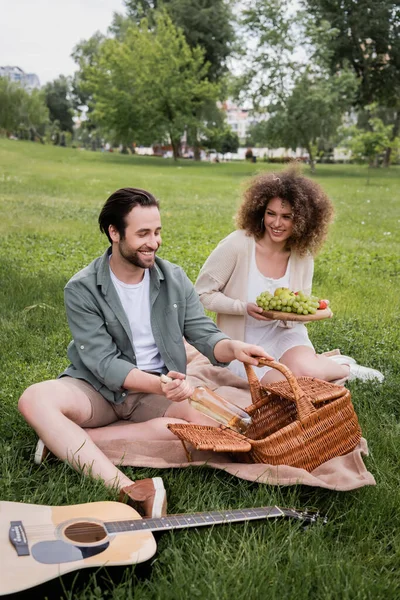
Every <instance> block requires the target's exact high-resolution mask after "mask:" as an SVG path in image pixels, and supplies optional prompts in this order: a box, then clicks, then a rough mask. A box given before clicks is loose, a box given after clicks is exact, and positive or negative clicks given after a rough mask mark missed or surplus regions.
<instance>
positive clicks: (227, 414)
mask: <svg viewBox="0 0 400 600" xmlns="http://www.w3.org/2000/svg"><path fill="white" fill-rule="evenodd" d="M161 381H162V382H163V383H168V382H170V381H173V379H172V378H171V377H168V375H161ZM188 400H189V404H190V405H191V406H193V408H195V409H196V410H198V411H199V412H201V413H203V414H204V415H206V416H207V417H210V419H214V421H217V422H218V423H221V424H222V425H225V426H226V427H229V429H233V430H234V431H236V432H237V433H242V434H244V433H246V431H247V429H248V427H249V426H250V425H251V416H250V415H249V413H247V412H246V411H244V410H243V409H242V408H240V407H239V406H237V405H236V404H232V402H229V401H228V400H225V398H222V396H219V395H218V394H216V393H215V392H213V391H211V390H209V389H208V388H206V387H203V386H198V387H195V388H194V392H193V395H192V396H191V397H190V398H188Z"/></svg>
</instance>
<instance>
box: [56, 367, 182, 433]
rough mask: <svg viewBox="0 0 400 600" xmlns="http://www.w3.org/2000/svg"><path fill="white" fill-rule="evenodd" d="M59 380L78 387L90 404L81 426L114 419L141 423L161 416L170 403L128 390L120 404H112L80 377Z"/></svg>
mask: <svg viewBox="0 0 400 600" xmlns="http://www.w3.org/2000/svg"><path fill="white" fill-rule="evenodd" d="M59 381H60V382H61V383H63V384H64V385H66V386H68V387H69V388H74V389H76V388H78V389H79V390H80V391H81V392H83V393H84V394H85V396H86V397H87V398H88V399H89V401H90V404H91V405H92V414H91V416H90V418H89V419H88V420H87V421H85V422H84V423H80V425H81V427H103V426H104V425H109V424H110V423H114V422H115V421H133V422H134V423H143V422H144V421H150V419H156V418H157V417H163V416H164V415H165V412H166V410H167V409H168V407H169V406H170V405H171V404H172V401H171V400H168V398H166V397H165V396H162V395H158V394H145V393H142V392H130V393H129V394H128V395H127V396H126V398H125V400H124V401H123V402H121V404H114V403H113V402H108V400H106V399H105V398H103V396H102V395H101V394H100V393H99V392H97V391H96V390H95V389H94V387H93V386H91V385H90V383H87V382H86V381H83V380H82V379H75V378H74V377H68V376H65V377H61V378H60V379H59Z"/></svg>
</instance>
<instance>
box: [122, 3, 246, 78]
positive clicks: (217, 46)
mask: <svg viewBox="0 0 400 600" xmlns="http://www.w3.org/2000/svg"><path fill="white" fill-rule="evenodd" d="M125 6H126V9H127V17H128V19H129V20H130V21H133V22H134V23H136V24H140V22H141V21H142V19H143V18H144V17H146V18H147V20H148V23H149V25H150V26H151V27H152V26H153V24H154V22H155V20H156V13H157V12H158V11H160V10H165V11H166V12H167V13H168V15H169V16H170V18H171V20H172V22H173V23H174V25H175V26H176V27H179V28H180V29H182V31H183V34H184V36H185V39H186V42H187V43H188V44H189V46H190V48H192V49H194V48H197V47H199V46H200V47H201V48H202V49H203V50H204V55H203V59H204V62H205V63H208V65H209V69H208V71H207V78H208V80H209V81H219V80H220V79H221V77H222V76H223V75H224V74H225V73H227V70H228V69H227V59H228V57H229V56H230V54H231V53H232V51H233V49H234V41H235V31H234V28H233V25H232V22H233V15H232V10H231V7H230V3H227V2H225V1H224V0H201V1H199V0H125ZM125 26H126V25H125V23H124V19H121V16H120V15H115V17H114V23H113V26H112V30H113V31H114V32H116V33H118V32H119V31H121V30H123V29H124V27H125Z"/></svg>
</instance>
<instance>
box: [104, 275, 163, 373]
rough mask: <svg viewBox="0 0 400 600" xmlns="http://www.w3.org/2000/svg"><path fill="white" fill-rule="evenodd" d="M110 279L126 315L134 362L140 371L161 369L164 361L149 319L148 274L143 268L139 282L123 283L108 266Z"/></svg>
mask: <svg viewBox="0 0 400 600" xmlns="http://www.w3.org/2000/svg"><path fill="white" fill-rule="evenodd" d="M110 275H111V281H112V282H113V284H114V287H115V289H116V290H117V293H118V296H119V299H120V300H121V304H122V307H123V309H124V311H125V312H126V315H127V317H128V321H129V325H130V327H131V331H132V339H133V343H134V346H135V354H136V364H137V367H138V368H139V369H140V370H142V371H160V372H161V371H162V369H163V367H164V366H165V365H164V361H163V360H162V358H161V355H160V352H159V350H158V348H157V346H156V342H155V339H154V336H153V332H152V329H151V321H150V275H149V270H148V269H145V271H144V277H143V279H142V281H141V282H140V283H135V284H130V283H124V282H123V281H120V280H119V279H117V277H116V276H115V275H114V273H113V272H112V270H111V268H110Z"/></svg>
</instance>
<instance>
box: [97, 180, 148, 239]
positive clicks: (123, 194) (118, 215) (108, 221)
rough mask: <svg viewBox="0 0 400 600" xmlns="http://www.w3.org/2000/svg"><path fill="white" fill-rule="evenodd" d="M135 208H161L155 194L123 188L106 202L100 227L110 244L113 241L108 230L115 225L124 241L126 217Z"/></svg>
mask: <svg viewBox="0 0 400 600" xmlns="http://www.w3.org/2000/svg"><path fill="white" fill-rule="evenodd" d="M135 206H156V207H157V208H159V207H160V205H159V202H158V200H157V199H156V198H155V197H154V196H153V194H150V193H149V192H146V190H141V189H139V188H121V189H120V190H117V191H116V192H114V193H113V194H111V196H110V197H109V198H108V199H107V200H106V203H105V204H104V206H103V208H102V209H101V213H100V215H99V226H100V231H101V232H102V233H105V234H106V236H107V237H108V239H109V241H110V244H111V243H112V240H111V238H110V234H109V232H108V228H109V227H110V225H114V227H115V229H116V230H117V231H118V233H119V235H120V236H121V239H122V240H123V239H124V237H125V229H126V223H125V217H126V215H127V214H128V213H130V212H131V210H132V208H134V207H135Z"/></svg>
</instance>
